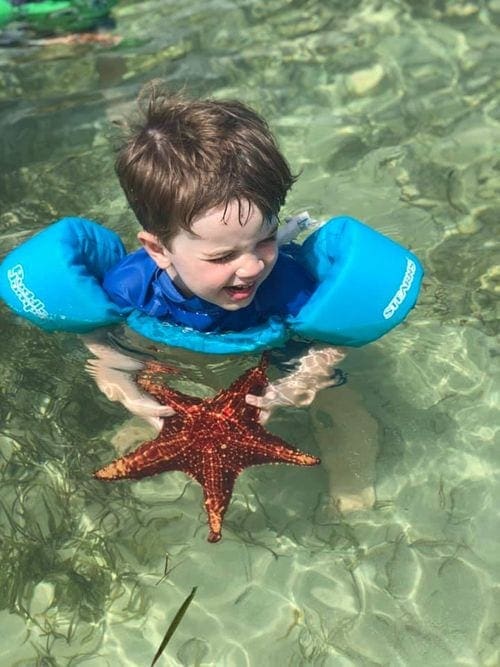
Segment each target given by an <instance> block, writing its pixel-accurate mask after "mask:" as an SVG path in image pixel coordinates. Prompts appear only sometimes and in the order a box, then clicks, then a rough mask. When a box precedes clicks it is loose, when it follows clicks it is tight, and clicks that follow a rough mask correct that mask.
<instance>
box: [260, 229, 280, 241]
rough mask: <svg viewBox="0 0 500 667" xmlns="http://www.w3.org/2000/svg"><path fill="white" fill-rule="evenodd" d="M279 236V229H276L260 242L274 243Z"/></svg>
mask: <svg viewBox="0 0 500 667" xmlns="http://www.w3.org/2000/svg"><path fill="white" fill-rule="evenodd" d="M277 236H278V230H276V231H275V232H273V233H272V234H271V235H270V236H268V237H267V238H265V239H262V241H260V243H272V242H273V241H276V238H277Z"/></svg>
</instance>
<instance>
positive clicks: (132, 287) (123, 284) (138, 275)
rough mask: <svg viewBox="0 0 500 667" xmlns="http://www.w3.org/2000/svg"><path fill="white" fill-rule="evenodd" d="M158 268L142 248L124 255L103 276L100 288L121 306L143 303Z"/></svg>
mask: <svg viewBox="0 0 500 667" xmlns="http://www.w3.org/2000/svg"><path fill="white" fill-rule="evenodd" d="M157 269H158V267H157V266H156V264H155V262H154V261H153V260H152V259H151V257H150V256H149V255H148V253H147V252H146V251H145V250H144V248H139V250H135V251H134V252H131V253H129V254H128V255H126V256H125V257H124V258H123V259H122V260H121V261H120V262H118V264H116V265H115V266H113V267H112V268H111V269H110V270H109V271H107V272H106V274H105V275H104V279H103V283H102V286H103V288H104V290H105V292H107V294H108V295H109V296H110V297H111V299H112V300H113V301H114V302H115V303H117V304H118V305H121V306H125V307H126V306H134V305H135V304H137V303H141V302H144V300H145V299H146V295H147V292H148V290H149V288H150V285H151V283H152V281H153V280H154V277H155V274H156V272H157Z"/></svg>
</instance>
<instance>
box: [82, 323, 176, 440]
mask: <svg viewBox="0 0 500 667" xmlns="http://www.w3.org/2000/svg"><path fill="white" fill-rule="evenodd" d="M82 340H83V343H84V344H85V346H86V347H87V349H88V350H90V352H92V354H93V355H94V358H93V359H88V360H87V363H86V365H85V370H86V371H87V373H89V375H91V376H92V377H93V378H94V380H95V383H96V384H97V386H98V387H99V389H100V390H101V391H102V392H103V394H104V395H105V396H106V397H107V398H108V399H109V400H110V401H119V402H120V403H121V404H122V405H123V406H124V407H125V408H127V410H129V411H130V412H132V413H133V414H135V415H139V417H142V418H143V419H145V420H146V421H147V422H149V423H150V424H152V425H153V426H154V427H155V428H156V429H158V430H161V427H162V418H163V417H170V416H171V415H173V414H174V412H175V410H174V409H173V408H171V407H170V406H168V405H160V404H159V403H158V402H157V401H156V400H155V399H154V398H153V397H152V396H149V395H148V394H145V393H143V392H141V390H140V389H139V387H138V386H137V384H136V383H135V382H134V379H133V373H135V372H137V371H138V370H140V369H141V368H142V367H143V363H142V362H141V361H139V360H138V359H134V358H133V357H129V356H127V355H125V354H122V353H121V352H119V351H118V350H116V349H115V348H114V347H112V346H111V345H110V344H109V343H107V342H106V341H105V335H103V334H102V333H99V332H96V333H92V334H86V335H84V336H82Z"/></svg>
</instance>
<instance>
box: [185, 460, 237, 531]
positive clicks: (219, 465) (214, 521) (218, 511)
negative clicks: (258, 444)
mask: <svg viewBox="0 0 500 667" xmlns="http://www.w3.org/2000/svg"><path fill="white" fill-rule="evenodd" d="M225 457H226V454H225V452H224V451H222V452H221V450H220V449H218V450H217V451H215V449H214V448H212V447H209V448H208V449H206V450H205V451H204V453H203V463H202V470H201V471H200V472H201V473H202V474H201V475H200V476H197V477H196V479H197V481H198V482H199V483H200V484H201V485H202V487H203V496H204V505H205V511H206V513H207V517H208V525H209V528H210V531H209V534H208V538H207V539H208V541H209V542H218V541H219V540H220V538H221V530H222V520H223V518H224V514H225V513H226V510H227V508H228V505H229V501H230V500H231V496H232V494H233V488H234V482H235V480H236V477H237V476H238V474H239V472H240V470H235V469H234V467H233V466H231V468H229V467H228V466H227V465H226V462H225Z"/></svg>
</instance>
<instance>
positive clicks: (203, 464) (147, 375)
mask: <svg viewBox="0 0 500 667" xmlns="http://www.w3.org/2000/svg"><path fill="white" fill-rule="evenodd" d="M266 366H267V363H266V360H265V358H264V357H262V359H261V361H260V363H259V365H258V366H256V367H255V368H251V369H250V370H248V371H246V372H245V373H244V374H243V375H241V376H240V377H239V378H238V379H237V380H235V381H234V382H233V383H232V384H231V386H230V387H228V388H227V389H223V390H222V391H220V392H219V393H218V394H217V395H216V396H214V397H213V398H209V399H201V398H196V397H194V396H187V395H186V394H183V393H181V392H179V391H176V390H174V389H172V388H171V387H169V386H168V385H165V384H164V383H161V382H159V381H158V374H160V373H165V372H171V370H172V369H171V368H170V367H168V366H164V365H163V364H161V363H159V362H148V363H147V364H146V366H145V367H144V369H143V370H142V371H140V372H139V374H138V376H137V383H138V385H139V386H140V387H142V388H143V389H144V390H145V391H147V392H149V393H150V394H151V395H152V396H154V397H155V398H156V399H157V400H158V401H159V402H160V403H161V404H162V405H170V406H171V407H173V408H174V409H175V411H176V413H175V415H173V416H172V417H167V418H165V419H164V420H163V428H162V430H161V432H160V434H159V435H158V437H156V438H155V439H154V440H150V441H149V442H145V443H143V444H142V445H140V446H139V447H138V448H137V449H136V450H135V451H133V452H131V453H130V454H127V455H125V456H123V457H122V458H119V459H117V460H115V461H113V462H112V463H110V464H109V465H107V466H104V468H101V469H100V470H98V471H97V472H95V473H94V476H95V477H96V478H97V479H101V480H116V479H123V478H131V479H140V478H142V477H149V476H150V475H156V474H158V473H161V472H167V471H169V470H181V471H182V472H184V473H187V474H188V475H190V476H191V477H193V478H194V479H195V480H196V481H197V482H198V483H199V484H200V485H201V486H202V487H203V494H204V501H205V509H206V512H207V516H208V525H209V528H210V531H209V535H208V541H209V542H218V541H219V540H220V538H221V529H222V520H223V517H224V513H225V511H226V509H227V507H228V505H229V501H230V499H231V495H232V492H233V487H234V483H235V481H236V478H237V477H238V475H239V474H240V473H241V472H242V470H244V469H245V468H247V467H248V466H253V465H260V464H262V463H292V464H294V465H301V466H312V465H316V464H318V463H319V462H320V461H319V459H318V458H316V457H315V456H310V455H309V454H305V453H303V452H301V451H299V450H297V449H295V448H292V447H290V446H289V445H287V443H286V442H284V440H282V439H281V438H279V437H277V436H275V435H272V434H271V433H269V432H268V431H266V430H265V429H264V428H263V427H262V426H261V425H260V424H259V422H258V417H259V409H258V408H256V407H254V406H252V405H248V404H247V403H246V401H245V396H246V394H249V393H250V394H255V395H260V394H261V393H262V391H263V390H264V388H265V387H266V386H267V384H268V380H267V376H266ZM155 378H156V379H155Z"/></svg>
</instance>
